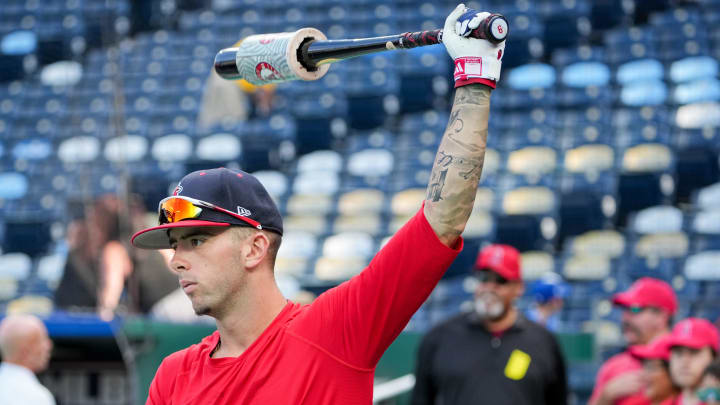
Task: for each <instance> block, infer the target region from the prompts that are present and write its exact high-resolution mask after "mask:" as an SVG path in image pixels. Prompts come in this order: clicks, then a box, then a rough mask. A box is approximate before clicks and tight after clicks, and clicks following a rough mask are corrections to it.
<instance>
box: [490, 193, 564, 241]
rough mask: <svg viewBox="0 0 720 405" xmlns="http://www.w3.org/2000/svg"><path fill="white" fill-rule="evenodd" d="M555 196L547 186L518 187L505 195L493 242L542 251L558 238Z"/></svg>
mask: <svg viewBox="0 0 720 405" xmlns="http://www.w3.org/2000/svg"><path fill="white" fill-rule="evenodd" d="M557 204H558V201H557V197H556V195H555V193H554V192H553V191H552V190H550V189H548V188H547V187H519V188H517V189H514V190H510V191H508V192H506V193H505V195H504V196H503V198H502V211H501V212H502V215H501V216H499V217H498V218H497V219H496V234H495V239H496V241H497V242H498V243H505V244H508V245H511V246H515V247H516V248H517V249H518V250H520V251H526V250H542V249H545V248H547V247H548V245H549V244H551V243H552V241H553V240H554V239H555V237H556V236H557V229H558V224H557V220H556V215H557Z"/></svg>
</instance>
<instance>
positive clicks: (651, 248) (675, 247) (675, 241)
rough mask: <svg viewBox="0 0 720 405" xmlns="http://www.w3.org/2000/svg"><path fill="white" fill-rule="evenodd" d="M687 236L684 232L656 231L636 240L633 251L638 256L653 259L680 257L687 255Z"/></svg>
mask: <svg viewBox="0 0 720 405" xmlns="http://www.w3.org/2000/svg"><path fill="white" fill-rule="evenodd" d="M688 248H689V238H688V236H687V234H685V233H684V232H668V233H656V234H650V235H645V236H642V237H641V238H639V239H638V240H637V242H636V243H635V246H634V248H633V252H634V254H635V255H636V256H638V257H644V258H649V259H651V260H653V259H662V258H678V259H679V258H682V257H684V256H685V255H687V252H688Z"/></svg>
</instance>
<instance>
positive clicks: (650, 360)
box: [626, 335, 680, 405]
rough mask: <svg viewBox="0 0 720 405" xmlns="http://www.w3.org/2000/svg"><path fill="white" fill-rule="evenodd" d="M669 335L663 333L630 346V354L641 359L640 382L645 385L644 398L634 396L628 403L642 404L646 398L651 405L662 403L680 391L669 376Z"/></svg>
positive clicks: (629, 404)
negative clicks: (642, 342) (651, 339)
mask: <svg viewBox="0 0 720 405" xmlns="http://www.w3.org/2000/svg"><path fill="white" fill-rule="evenodd" d="M669 340H670V335H663V336H661V337H659V338H657V339H655V340H653V341H652V342H651V343H649V344H647V345H638V346H633V347H631V348H630V354H632V355H633V356H635V357H637V358H638V359H640V360H641V361H642V365H643V368H642V370H643V372H642V382H643V385H644V387H645V391H644V392H643V394H645V398H642V397H635V398H633V399H631V400H628V401H626V402H628V405H631V404H633V402H634V403H636V404H643V403H645V401H646V398H647V400H649V401H650V403H651V404H652V405H659V404H662V403H663V402H664V401H666V400H668V399H672V398H674V397H675V396H677V395H678V394H679V393H680V388H678V387H677V386H676V385H675V384H674V383H673V381H672V378H670V346H669V345H668V342H669Z"/></svg>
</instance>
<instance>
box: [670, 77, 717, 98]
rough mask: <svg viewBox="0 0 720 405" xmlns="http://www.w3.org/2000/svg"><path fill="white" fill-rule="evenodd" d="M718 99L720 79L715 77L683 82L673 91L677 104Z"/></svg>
mask: <svg viewBox="0 0 720 405" xmlns="http://www.w3.org/2000/svg"><path fill="white" fill-rule="evenodd" d="M718 100H720V81H719V80H718V79H715V78H706V79H699V80H693V81H691V82H686V83H681V84H679V85H677V87H675V90H674V91H673V101H674V102H675V103H677V104H691V103H698V102H705V101H718Z"/></svg>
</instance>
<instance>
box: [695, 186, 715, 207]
mask: <svg viewBox="0 0 720 405" xmlns="http://www.w3.org/2000/svg"><path fill="white" fill-rule="evenodd" d="M695 204H696V205H697V207H698V208H700V209H701V210H712V209H717V207H720V183H715V184H712V185H709V186H707V187H703V188H702V189H700V190H699V191H698V193H697V196H696V197H695Z"/></svg>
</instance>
